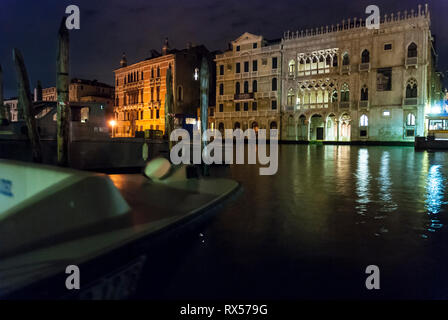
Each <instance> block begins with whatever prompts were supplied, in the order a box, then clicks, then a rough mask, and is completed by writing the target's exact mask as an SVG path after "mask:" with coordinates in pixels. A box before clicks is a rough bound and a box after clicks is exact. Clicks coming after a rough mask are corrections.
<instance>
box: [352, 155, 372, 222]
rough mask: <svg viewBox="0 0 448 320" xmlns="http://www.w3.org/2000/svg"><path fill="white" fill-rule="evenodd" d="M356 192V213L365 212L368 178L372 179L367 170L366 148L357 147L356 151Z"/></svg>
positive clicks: (368, 199)
mask: <svg viewBox="0 0 448 320" xmlns="http://www.w3.org/2000/svg"><path fill="white" fill-rule="evenodd" d="M355 176H356V194H357V196H358V197H357V199H356V202H357V206H356V210H357V213H358V214H361V215H366V214H367V204H368V203H369V202H370V190H369V187H370V180H371V179H372V177H371V175H370V172H369V151H368V150H367V149H359V151H358V167H357V169H356V174H355Z"/></svg>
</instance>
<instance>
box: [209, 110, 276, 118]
mask: <svg viewBox="0 0 448 320" xmlns="http://www.w3.org/2000/svg"><path fill="white" fill-rule="evenodd" d="M278 114H279V111H278V110H257V111H232V112H215V119H229V118H248V117H269V116H275V115H278Z"/></svg>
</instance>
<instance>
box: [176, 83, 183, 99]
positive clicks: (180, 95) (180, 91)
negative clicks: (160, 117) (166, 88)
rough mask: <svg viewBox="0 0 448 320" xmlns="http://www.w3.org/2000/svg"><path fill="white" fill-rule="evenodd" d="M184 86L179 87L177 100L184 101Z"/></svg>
mask: <svg viewBox="0 0 448 320" xmlns="http://www.w3.org/2000/svg"><path fill="white" fill-rule="evenodd" d="M182 99H183V97H182V86H178V87H177V101H182Z"/></svg>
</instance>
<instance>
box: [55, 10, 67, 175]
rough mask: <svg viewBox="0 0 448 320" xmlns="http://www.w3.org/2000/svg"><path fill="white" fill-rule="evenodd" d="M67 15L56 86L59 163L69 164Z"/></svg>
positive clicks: (59, 52) (59, 50) (61, 39)
mask: <svg viewBox="0 0 448 320" xmlns="http://www.w3.org/2000/svg"><path fill="white" fill-rule="evenodd" d="M65 19H66V18H65V17H64V18H63V19H62V22H61V25H60V27H59V34H58V53H57V75H56V88H57V95H58V102H57V126H58V129H57V143H58V165H60V166H68V152H69V134H70V133H69V117H70V105H69V82H70V79H69V51H70V38H69V34H68V30H67V28H66V26H65Z"/></svg>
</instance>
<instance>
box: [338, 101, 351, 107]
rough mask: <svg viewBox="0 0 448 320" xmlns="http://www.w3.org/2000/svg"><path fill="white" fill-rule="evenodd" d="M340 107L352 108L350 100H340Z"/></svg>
mask: <svg viewBox="0 0 448 320" xmlns="http://www.w3.org/2000/svg"><path fill="white" fill-rule="evenodd" d="M339 109H350V101H340V102H339Z"/></svg>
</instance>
